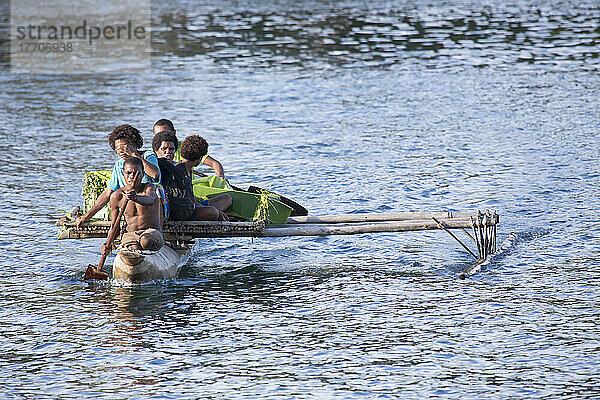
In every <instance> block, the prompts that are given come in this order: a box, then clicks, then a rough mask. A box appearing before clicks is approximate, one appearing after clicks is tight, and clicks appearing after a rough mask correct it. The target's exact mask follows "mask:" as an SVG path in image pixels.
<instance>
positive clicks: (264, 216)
mask: <svg viewBox="0 0 600 400" xmlns="http://www.w3.org/2000/svg"><path fill="white" fill-rule="evenodd" d="M271 196H274V194H273V193H271V192H269V191H267V190H264V189H261V190H260V198H259V199H258V204H257V206H256V211H255V212H254V217H252V221H260V222H264V223H266V222H267V221H268V220H269V207H270V206H272V205H271V204H270V203H271V202H272V200H271Z"/></svg>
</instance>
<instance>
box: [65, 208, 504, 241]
mask: <svg viewBox="0 0 600 400" xmlns="http://www.w3.org/2000/svg"><path fill="white" fill-rule="evenodd" d="M436 220H437V221H438V222H440V223H442V224H443V225H445V228H446V229H467V228H468V229H472V227H473V226H475V227H480V226H485V227H490V226H495V225H496V224H497V223H498V215H497V214H493V215H489V217H487V215H486V214H481V213H478V214H477V213H452V212H430V213H425V212H395V213H370V214H341V215H323V216H307V217H291V218H289V219H288V222H287V223H286V224H264V223H260V222H222V221H167V222H165V224H164V227H163V233H164V235H165V239H166V240H192V239H196V238H209V237H215V238H221V237H284V236H325V235H353V234H360V233H376V232H410V231H423V230H436V229H443V228H441V227H440V224H439V223H438V222H436ZM62 226H64V228H65V229H64V230H62V231H61V232H60V233H59V236H58V239H90V238H105V237H106V235H107V234H108V230H109V229H110V221H93V222H87V223H83V224H81V226H80V228H79V229H78V228H77V227H76V226H75V223H74V222H65V223H64V224H63V225H62ZM123 226H124V225H123Z"/></svg>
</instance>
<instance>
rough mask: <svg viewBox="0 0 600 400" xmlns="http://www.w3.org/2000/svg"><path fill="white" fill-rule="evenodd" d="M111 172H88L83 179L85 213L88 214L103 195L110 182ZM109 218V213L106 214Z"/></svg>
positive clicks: (82, 193)
mask: <svg viewBox="0 0 600 400" xmlns="http://www.w3.org/2000/svg"><path fill="white" fill-rule="evenodd" d="M110 174H111V172H110V171H86V172H85V177H84V178H83V189H82V190H81V196H83V211H84V212H87V211H88V210H89V209H90V208H92V206H93V205H94V203H95V202H96V199H98V197H99V196H100V195H101V194H102V192H103V191H104V189H106V186H107V185H108V181H109V180H110ZM105 217H106V218H107V217H108V213H106V214H105Z"/></svg>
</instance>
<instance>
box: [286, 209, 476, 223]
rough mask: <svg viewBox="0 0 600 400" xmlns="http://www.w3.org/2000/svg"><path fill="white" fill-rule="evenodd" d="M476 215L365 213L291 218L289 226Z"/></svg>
mask: <svg viewBox="0 0 600 400" xmlns="http://www.w3.org/2000/svg"><path fill="white" fill-rule="evenodd" d="M474 215H475V214H474V213H455V212H450V211H441V212H388V213H363V214H338V215H321V216H313V215H309V216H306V217H290V218H288V220H287V223H288V224H337V223H352V222H377V221H414V220H430V219H431V218H432V217H435V218H438V219H449V218H459V219H460V218H462V219H464V218H469V217H471V216H474Z"/></svg>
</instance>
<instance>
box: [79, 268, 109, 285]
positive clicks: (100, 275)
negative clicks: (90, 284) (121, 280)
mask: <svg viewBox="0 0 600 400" xmlns="http://www.w3.org/2000/svg"><path fill="white" fill-rule="evenodd" d="M107 279H108V274H107V273H106V272H104V271H102V270H100V269H96V266H95V265H92V264H90V265H88V267H87V270H86V271H85V275H83V280H85V281H105V280H107Z"/></svg>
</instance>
